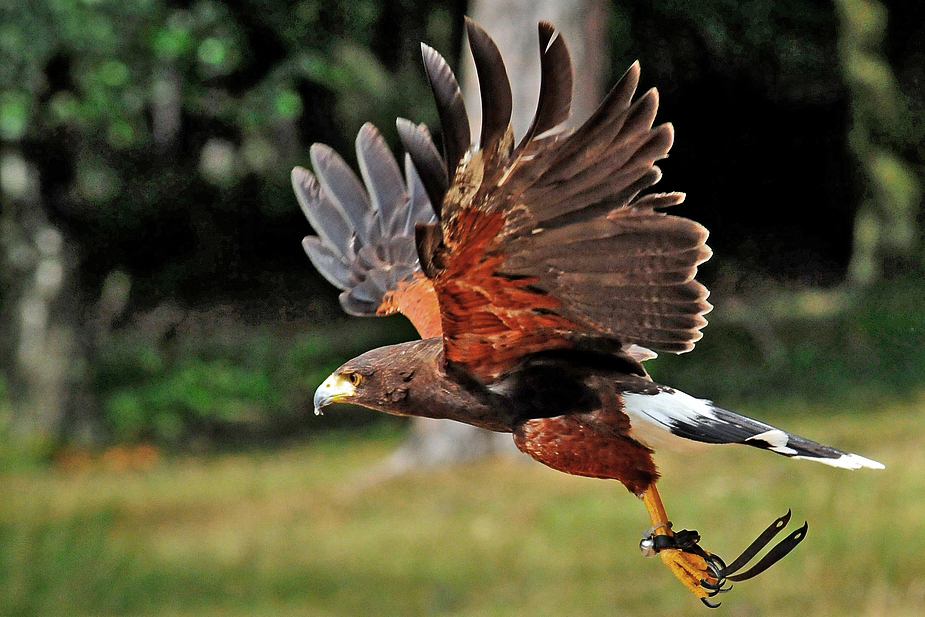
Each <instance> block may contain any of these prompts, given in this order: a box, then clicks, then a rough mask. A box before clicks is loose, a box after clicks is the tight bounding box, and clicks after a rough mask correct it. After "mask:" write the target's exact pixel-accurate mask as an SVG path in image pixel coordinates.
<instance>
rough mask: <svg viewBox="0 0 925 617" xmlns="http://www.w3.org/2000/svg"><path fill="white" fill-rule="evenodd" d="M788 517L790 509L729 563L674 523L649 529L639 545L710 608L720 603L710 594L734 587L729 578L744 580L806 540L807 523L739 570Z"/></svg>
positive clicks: (767, 566) (786, 521) (695, 536)
mask: <svg viewBox="0 0 925 617" xmlns="http://www.w3.org/2000/svg"><path fill="white" fill-rule="evenodd" d="M789 521H790V512H789V511H788V512H787V514H785V515H784V516H782V517H780V518H779V519H777V520H775V521H774V522H773V523H771V525H770V526H768V528H767V529H765V530H764V532H762V534H761V535H760V536H758V538H756V539H755V541H754V542H752V543H751V544H750V545H749V547H748V548H746V549H745V550H744V551H743V552H742V554H741V555H739V556H738V557H736V559H735V560H734V561H733V562H732V563H731V564H729V565H728V566H727V565H726V563H725V562H724V561H723V560H722V559H721V558H720V557H719V556H718V555H713V554H711V553H709V552H708V551H706V550H704V549H703V548H702V547H701V546H700V544H699V542H700V534H698V533H697V532H696V531H688V530H686V529H684V530H681V531H678V532H672V531H671V523H661V524H659V525H656V526H655V527H653V528H652V529H650V530H649V531H648V532H646V534H645V535H644V536H643V538H642V541H641V542H640V543H639V549H640V550H641V551H642V553H643V555H646V556H647V557H654V556H655V555H658V556H659V557H661V558H662V561H664V562H665V564H666V565H667V566H668V567H669V568H671V571H672V572H673V573H674V575H675V576H676V577H677V578H678V580H680V581H681V583H683V584H684V586H685V587H687V588H688V589H689V590H690V591H691V592H692V593H693V594H694V595H695V596H697V597H698V598H700V600H701V602H703V603H704V604H706V605H707V606H709V607H710V608H716V607H718V606H719V605H720V603H719V602H717V603H716V604H713V603H712V602H710V598H713V597H715V596H716V595H718V594H721V593H726V592H728V591H729V590H730V589H732V585H728V586H727V583H728V582H729V581H736V582H738V581H745V580H748V579H750V578H753V577H755V576H757V575H759V574H761V573H762V572H764V571H765V570H767V569H768V568H770V567H771V566H772V565H774V564H775V563H777V562H778V561H780V560H781V559H783V558H784V556H786V555H787V554H788V553H789V552H790V551H792V550H793V549H794V547H795V546H796V545H797V544H799V543H800V542H802V541H803V538H805V537H806V531H807V529H808V527H809V526H808V524H806V523H804V524H803V526H802V527H800V528H799V529H797V530H796V531H794V532H792V533H791V534H790V535H788V536H787V537H786V538H784V539H783V540H781V541H780V542H779V543H778V544H777V545H776V546H774V548H772V549H771V550H770V551H768V552H767V553H766V554H765V556H764V557H762V558H761V559H760V560H759V561H758V562H757V563H756V564H755V565H754V566H752V567H751V568H749V569H748V570H746V571H745V572H741V573H738V572H739V570H741V569H742V568H743V567H744V566H745V565H746V564H748V562H750V561H751V560H752V559H753V558H754V557H755V555H757V554H758V553H759V552H760V551H761V549H763V548H764V547H765V546H767V545H768V544H769V543H770V542H771V540H773V539H774V536H776V535H777V534H778V533H779V532H780V531H781V530H782V529H783V528H784V527H786V526H787V523H788V522H789ZM737 573H738V574H737Z"/></svg>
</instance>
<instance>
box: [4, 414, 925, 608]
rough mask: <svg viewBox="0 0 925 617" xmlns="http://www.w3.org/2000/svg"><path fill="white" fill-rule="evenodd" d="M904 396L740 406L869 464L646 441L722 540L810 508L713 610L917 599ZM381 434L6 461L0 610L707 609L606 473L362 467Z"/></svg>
mask: <svg viewBox="0 0 925 617" xmlns="http://www.w3.org/2000/svg"><path fill="white" fill-rule="evenodd" d="M923 407H925V399H923V398H922V397H920V398H918V399H916V400H910V401H908V402H905V403H895V404H891V405H884V406H882V407H880V408H876V409H866V410H863V413H860V412H859V413H839V414H832V413H826V412H827V411H831V410H818V409H788V410H776V411H775V410H762V411H761V412H760V415H761V416H762V417H763V418H765V419H768V420H771V421H778V420H780V421H782V422H783V423H784V424H786V427H787V428H789V429H792V430H795V431H797V432H801V433H803V434H806V435H808V436H812V437H816V438H818V439H820V440H823V441H826V442H829V443H834V444H838V445H840V446H843V447H845V448H848V449H852V450H853V451H856V452H859V453H862V454H864V455H866V456H869V457H871V458H874V459H876V460H879V461H881V462H883V463H884V464H886V466H887V469H886V471H880V472H877V471H870V470H864V471H858V472H848V471H844V470H837V469H830V468H828V467H825V466H822V465H817V464H813V463H808V462H802V461H788V460H785V459H783V458H781V457H775V456H772V455H770V454H767V453H764V452H760V451H757V450H753V449H750V448H735V447H727V448H722V447H720V448H712V449H707V451H705V452H703V453H702V454H700V455H697V456H692V455H680V454H673V453H663V454H660V456H659V458H658V460H659V463H660V466H661V469H662V471H663V474H664V479H663V481H662V483H661V485H660V486H661V489H662V493H663V497H664V499H665V501H666V505H667V507H668V511H669V514H670V515H671V516H672V518H673V520H674V521H675V522H676V524H677V525H678V526H679V527H687V528H696V529H698V530H699V531H700V532H701V533H702V535H703V537H704V540H703V544H704V545H705V546H706V548H708V549H710V550H713V551H715V552H717V553H718V554H720V555H723V556H725V557H728V558H732V557H734V556H735V554H736V553H737V551H739V550H741V549H742V548H744V547H745V545H746V544H747V543H748V542H749V541H751V540H752V539H753V537H754V536H756V535H757V534H758V533H759V532H760V531H761V530H762V529H763V528H764V527H765V526H766V525H767V524H768V523H770V522H771V520H773V519H774V518H775V517H777V516H779V515H780V514H783V513H784V512H785V511H786V510H787V508H792V509H793V511H794V522H796V523H802V521H803V520H804V519H806V520H808V521H809V523H810V530H809V535H808V538H807V539H806V541H805V542H804V543H803V544H802V545H800V546H799V547H798V548H797V549H796V550H795V551H794V552H793V553H792V554H791V555H789V556H788V557H787V558H786V559H785V560H784V561H783V562H781V563H780V564H778V565H776V566H775V567H774V568H772V569H771V570H769V571H768V572H766V573H765V574H763V575H762V576H760V577H758V578H757V579H755V580H753V581H748V582H744V583H739V584H736V586H735V589H734V590H733V591H732V593H730V594H728V595H726V596H724V597H723V607H722V608H721V609H720V611H719V612H717V613H716V614H721V613H722V612H725V613H726V614H730V615H735V616H744V617H750V616H760V615H775V616H788V615H793V616H798V615H799V616H805V615H813V617H827V616H832V617H835V616H839V617H841V616H846V615H848V616H853V615H864V616H871V617H873V616H880V615H884V616H890V617H903V616H909V617H912V616H919V615H922V614H925V558H923V553H922V551H923V548H925V523H923V521H925V498H923V495H925V414H923V412H922V410H923ZM744 411H746V412H747V411H749V410H744ZM751 411H755V410H751ZM859 411H861V410H859ZM755 413H759V412H755ZM397 440H398V436H397V435H394V434H378V435H370V436H366V437H353V438H346V437H336V438H330V439H327V440H323V441H320V440H319V441H316V442H312V443H308V444H303V445H299V446H296V447H292V448H290V449H285V450H281V451H275V452H258V453H234V454H223V455H211V456H209V457H206V458H197V457H192V456H190V457H179V458H174V459H170V460H165V461H162V462H160V463H159V464H157V465H156V466H155V467H153V468H152V469H150V470H148V471H137V472H122V473H116V472H113V471H106V470H105V469H102V468H95V469H88V470H84V471H81V472H77V471H68V472H65V471H42V470H19V471H8V472H5V473H3V474H2V475H0V494H2V495H3V497H4V499H3V500H2V502H0V614H2V615H4V616H10V617H14V616H23V617H24V616H31V615H36V616H38V615H42V616H46V615H68V616H71V617H80V616H85V615H86V616H89V615H125V616H134V615H157V616H170V617H192V616H194V615H195V616H196V617H210V616H219V615H220V616H222V617H236V616H245V615H246V616H259V615H273V616H275V617H286V616H290V615H292V616H295V615H300V616H304V615H309V616H315V615H318V616H335V615H344V616H366V615H428V616H431V615H453V616H466V617H481V616H502V615H511V616H513V615H531V616H536V617H543V616H550V617H552V616H555V617H561V616H564V615H569V616H591V615H608V616H610V615H621V614H627V615H634V616H643V617H644V616H646V615H663V614H671V615H706V614H709V613H708V612H707V609H705V608H703V607H702V606H701V604H700V603H699V602H698V601H697V600H696V599H695V598H694V597H693V596H691V595H690V594H689V593H688V592H687V591H686V590H685V589H683V588H682V587H681V585H680V584H679V583H678V582H677V581H676V580H675V579H674V578H673V577H672V576H671V574H670V573H669V572H668V570H667V568H665V567H664V566H663V565H662V564H661V562H660V560H658V559H650V560H647V559H644V558H643V557H641V556H640V554H639V552H638V550H637V548H636V546H637V543H638V540H639V537H640V532H641V531H643V529H644V528H645V527H646V525H647V521H648V518H647V516H646V514H645V510H644V508H643V507H642V505H641V504H640V503H639V502H638V500H636V499H635V498H633V497H632V496H630V495H629V494H628V493H626V491H625V490H624V489H623V488H622V487H621V486H620V485H618V484H617V483H615V482H607V481H597V480H588V479H582V478H574V477H570V476H566V475H563V474H558V473H556V472H553V471H551V470H548V469H546V468H544V467H542V466H541V465H539V464H535V463H532V462H531V461H523V462H519V461H493V462H488V463H483V464H478V465H470V466H461V467H456V468H448V469H439V470H428V471H421V472H418V473H415V474H411V475H406V476H402V477H399V478H393V479H389V480H381V479H380V480H376V479H375V476H371V475H370V470H371V469H373V468H374V467H375V465H376V464H377V462H379V461H381V460H382V459H383V457H385V456H387V455H388V453H389V452H390V451H391V449H392V448H394V446H395V444H396V443H397ZM791 527H793V524H791Z"/></svg>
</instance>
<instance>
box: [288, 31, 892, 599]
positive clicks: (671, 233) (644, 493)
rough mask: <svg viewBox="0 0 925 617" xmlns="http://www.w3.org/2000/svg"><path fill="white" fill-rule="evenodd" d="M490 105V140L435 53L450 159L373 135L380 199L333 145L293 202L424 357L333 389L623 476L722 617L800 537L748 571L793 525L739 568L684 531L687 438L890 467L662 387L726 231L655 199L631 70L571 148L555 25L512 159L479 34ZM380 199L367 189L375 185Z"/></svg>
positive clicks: (502, 80) (570, 469)
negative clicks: (679, 455)
mask: <svg viewBox="0 0 925 617" xmlns="http://www.w3.org/2000/svg"><path fill="white" fill-rule="evenodd" d="M466 26H467V34H468V38H469V43H470V48H471V51H472V55H473V58H474V61H475V68H476V71H477V75H478V79H479V89H480V94H481V100H482V123H481V134H480V137H479V142H478V145H477V146H473V145H472V139H471V136H470V128H469V118H468V116H467V113H466V108H465V104H464V101H463V98H462V95H461V92H460V89H459V85H458V82H457V80H456V78H455V76H454V74H453V72H452V70H451V69H450V68H449V65H448V64H447V63H446V61H445V60H444V59H443V58H442V57H441V56H440V55H439V54H438V53H437V52H436V51H435V50H434V49H432V48H430V47H428V46H427V45H422V53H423V60H424V66H425V69H426V73H427V77H428V79H429V81H430V85H431V88H432V91H433V94H434V98H435V101H436V105H437V109H438V112H439V117H440V122H441V127H442V134H443V154H442V155H441V153H440V151H439V150H438V149H437V147H436V146H435V144H434V141H433V139H432V137H431V135H430V133H429V132H428V130H427V128H426V127H425V126H423V125H416V124H414V123H412V122H410V121H408V120H404V119H399V120H398V121H397V126H398V132H399V136H400V139H401V142H402V145H403V146H404V148H405V150H406V151H407V153H406V155H405V161H404V177H403V176H402V172H401V170H400V168H399V165H398V163H397V162H396V160H395V159H394V158H393V156H392V154H391V152H390V151H389V149H388V147H387V146H386V145H385V142H384V140H383V139H382V137H381V135H380V134H379V133H378V131H377V130H376V129H375V127H373V126H372V125H370V124H367V125H365V126H363V127H362V129H361V130H360V133H359V135H358V137H357V143H356V147H357V158H358V161H359V167H360V174H361V176H362V182H361V180H360V179H359V178H357V176H356V175H355V174H354V173H353V172H352V171H351V170H350V168H349V167H348V165H347V164H346V163H345V162H344V160H343V159H342V158H341V157H340V156H338V155H337V153H335V152H334V151H333V150H331V149H330V148H328V147H327V146H324V145H320V144H315V145H314V146H312V148H311V162H312V166H313V169H314V173H311V172H309V171H307V170H305V169H302V168H296V169H295V170H294V171H293V176H292V179H293V185H294V188H295V192H296V195H297V197H298V200H299V204H300V205H301V207H302V209H303V211H304V213H305V215H306V217H307V218H308V221H309V222H310V223H311V226H312V228H313V229H314V230H315V232H316V233H317V234H318V235H317V236H308V237H307V238H305V240H304V243H303V246H304V248H305V250H306V252H307V253H308V255H309V257H310V259H311V260H312V262H313V263H314V265H315V266H316V267H317V268H318V270H319V271H320V272H321V273H322V274H323V275H324V276H325V277H326V278H327V279H328V280H329V281H330V282H331V283H332V284H334V285H336V286H337V287H339V288H340V289H342V290H343V292H342V294H341V295H340V301H341V304H342V306H343V308H344V309H345V310H346V311H347V312H348V313H350V314H352V315H388V314H392V313H395V312H399V313H402V314H404V315H405V316H406V317H408V318H409V319H410V321H411V322H412V324H413V325H414V326H415V328H416V329H417V331H418V333H419V334H420V335H421V337H422V340H419V341H413V342H407V343H402V344H398V345H391V346H388V347H382V348H379V349H374V350H372V351H369V352H367V353H364V354H362V355H361V356H359V357H357V358H354V359H353V360H350V361H349V362H347V363H346V364H344V365H343V366H341V367H340V368H339V369H337V370H336V371H335V372H334V373H333V374H332V375H331V376H330V377H329V378H328V379H327V380H325V382H324V383H323V384H322V385H321V386H320V387H319V388H318V390H317V392H316V393H315V398H314V403H315V410H316V413H320V410H321V409H322V408H323V407H325V406H326V405H329V404H331V403H335V402H347V403H353V404H357V405H362V406H365V407H369V408H372V409H376V410H379V411H383V412H386V413H390V414H397V415H403V416H422V417H428V418H445V419H451V420H456V421H459V422H464V423H467V424H470V425H473V426H477V427H481V428H484V429H488V430H492V431H500V432H508V433H512V434H513V437H514V442H515V444H516V445H517V447H518V448H519V449H520V450H522V451H523V452H525V453H527V454H529V455H530V456H531V457H533V458H534V459H536V460H538V461H539V462H541V463H543V464H545V465H548V466H549V467H552V468H553V469H556V470H559V471H562V472H565V473H570V474H575V475H579V476H589V477H594V478H611V479H616V480H619V481H620V482H621V483H623V485H624V486H626V488H627V489H628V490H629V491H630V492H632V493H633V494H635V495H636V496H638V497H639V498H640V499H641V500H642V501H643V503H644V505H645V506H646V509H647V510H648V513H649V516H650V518H651V522H652V527H651V529H650V530H649V531H648V532H647V533H646V534H645V535H644V538H643V541H642V542H641V544H640V548H641V550H642V551H643V553H644V554H647V555H650V556H651V555H655V554H658V555H659V556H660V557H661V558H662V560H663V561H664V562H665V563H666V564H667V565H668V566H669V568H670V569H671V570H672V572H673V573H674V574H675V576H676V577H677V578H678V579H679V580H680V581H681V582H682V583H683V584H684V585H685V586H686V587H687V588H688V589H689V590H690V591H692V592H693V593H694V594H695V595H696V596H697V597H698V598H700V599H701V600H702V601H703V602H704V603H705V604H707V605H708V606H717V605H718V604H713V603H712V602H711V601H710V598H712V597H713V596H715V595H716V594H718V593H721V592H724V591H728V589H729V587H728V586H726V582H727V581H737V580H745V579H747V578H751V577H753V576H755V575H756V574H759V573H760V572H762V571H764V570H765V569H766V568H767V567H769V566H770V565H772V564H773V563H775V562H776V561H778V560H779V559H780V558H782V557H783V556H784V555H786V554H787V553H788V552H789V551H790V550H791V549H792V548H793V547H794V546H796V545H797V544H798V543H799V542H800V541H801V540H802V539H803V538H804V537H805V534H806V530H807V526H806V525H805V524H804V525H803V526H802V527H800V528H799V529H797V530H796V531H795V532H793V533H791V534H790V535H789V536H787V537H786V538H785V539H784V540H782V541H781V542H779V543H778V544H777V545H776V546H775V547H774V548H772V549H771V550H770V551H768V552H767V553H766V554H765V555H764V557H762V558H761V559H760V560H758V562H757V563H756V564H755V565H754V566H752V567H751V568H749V569H748V570H746V571H744V572H742V571H741V570H742V568H743V567H744V566H745V565H746V564H747V563H748V562H749V561H751V560H752V559H753V558H754V557H756V555H757V554H758V553H759V552H760V551H761V550H762V549H763V548H764V547H766V546H767V545H768V544H769V543H770V542H771V541H772V539H773V538H774V537H775V535H776V534H777V533H778V532H779V531H781V530H782V529H783V528H784V527H785V526H786V524H787V522H788V520H789V516H790V514H789V512H788V514H787V515H785V516H784V517H781V518H780V519H777V520H776V521H774V522H773V523H772V524H771V525H770V526H769V527H768V529H767V530H766V531H765V532H764V533H762V534H761V535H760V536H759V537H758V539H756V540H755V542H753V543H752V545H751V546H749V547H748V548H747V549H746V550H745V551H744V552H743V554H742V555H741V556H740V557H739V558H737V559H736V560H734V561H733V562H732V563H730V564H728V565H727V564H726V563H725V562H724V561H723V560H722V559H721V558H719V557H718V556H717V555H715V554H712V553H710V552H708V551H706V550H704V549H703V548H702V547H701V546H700V544H699V542H700V536H699V535H698V534H697V532H694V531H688V530H681V531H675V530H673V529H672V524H671V522H670V521H669V519H668V516H667V514H666V512H665V509H664V507H663V505H662V502H661V499H660V497H659V494H658V491H657V489H656V481H657V480H658V479H659V473H658V471H657V469H656V465H655V462H654V460H653V456H652V455H653V452H654V449H655V448H656V447H660V446H661V445H663V444H666V445H668V444H670V442H672V441H684V440H692V441H697V442H704V443H711V444H728V443H739V444H745V445H749V446H754V447H757V448H762V449H765V450H769V451H771V452H775V453H777V454H781V455H783V456H787V457H790V458H799V459H806V460H813V461H817V462H820V463H824V464H827V465H831V466H834V467H842V468H846V469H858V468H861V467H870V468H875V469H879V468H882V467H883V465H881V464H880V463H877V462H875V461H872V460H869V459H867V458H864V457H862V456H859V455H857V454H849V453H846V452H843V451H840V450H837V449H835V448H832V447H829V446H826V445H822V444H819V443H816V442H814V441H811V440H809V439H806V438H803V437H800V436H797V435H793V434H791V433H788V432H786V431H783V430H781V429H778V428H775V427H773V426H770V425H768V424H765V423H763V422H760V421H758V420H753V419H751V418H748V417H745V416H742V415H740V414H737V413H734V412H731V411H728V410H725V409H722V408H720V407H717V406H716V405H714V404H713V403H712V402H710V401H707V400H703V399H698V398H695V397H693V396H690V395H688V394H685V393H683V392H680V391H678V390H675V389H673V388H669V387H667V386H663V385H660V384H657V383H655V382H653V381H652V380H651V379H650V377H649V376H648V374H647V373H646V371H645V369H644V368H643V366H642V363H643V362H644V361H645V360H647V359H650V358H652V357H654V356H655V352H668V353H683V352H686V351H690V350H691V349H692V348H693V346H694V343H695V342H696V341H697V340H699V339H700V337H701V333H700V329H701V328H702V327H703V326H705V325H706V320H705V319H704V315H705V314H706V313H707V312H708V311H709V310H710V309H711V306H710V304H709V303H708V302H707V294H708V292H707V290H706V288H705V287H704V286H703V285H702V284H700V283H699V282H697V281H696V280H695V275H696V271H697V266H698V265H699V264H701V263H702V262H704V261H705V260H707V259H708V258H709V257H710V254H711V252H710V249H709V248H708V247H707V245H706V239H707V230H706V229H705V228H704V227H703V226H701V225H700V224H698V223H695V222H694V221H691V220H689V219H686V218H682V217H679V216H674V215H671V214H666V213H664V212H662V210H663V209H665V208H669V207H671V206H674V205H676V204H678V203H681V202H682V201H683V199H684V194H683V193H676V192H673V193H651V192H650V193H644V191H645V190H646V189H648V188H650V187H651V186H652V185H654V184H655V183H656V182H658V181H659V179H660V177H661V172H660V170H659V168H658V167H657V166H656V165H655V162H656V161H658V160H659V159H662V158H664V157H666V156H667V155H668V151H669V149H670V147H671V145H672V141H673V139H674V130H673V128H672V126H671V125H670V124H661V125H656V126H653V123H654V120H655V115H656V110H657V107H658V94H657V92H656V90H655V89H652V90H649V91H648V92H646V93H645V94H643V95H642V96H640V97H638V98H636V99H635V100H634V94H635V91H636V88H637V84H638V81H639V72H640V69H639V64H638V62H637V63H635V64H633V65H632V66H631V67H630V68H629V70H627V72H626V73H625V74H624V75H623V77H622V78H621V79H620V81H619V82H618V83H617V85H616V86H615V87H614V88H613V90H612V91H611V92H610V93H609V94H608V96H607V97H606V98H605V100H604V101H603V103H602V104H601V105H600V107H599V108H598V109H597V111H595V112H594V114H592V116H591V117H590V118H589V119H588V120H587V121H585V123H584V124H582V125H581V126H580V127H579V128H577V129H576V130H574V131H569V130H566V129H564V128H563V126H562V124H563V122H564V121H565V120H566V119H567V118H568V117H569V114H570V107H571V96H572V67H571V60H570V57H569V53H568V49H567V48H566V45H565V42H564V41H563V39H562V37H561V36H559V35H558V33H557V32H556V31H555V29H554V28H553V27H552V26H551V25H549V24H547V23H544V22H541V23H540V24H539V47H540V60H541V63H540V67H541V87H540V93H539V102H538V105H537V109H536V113H535V116H534V118H533V122H532V124H531V125H530V127H529V128H528V130H527V132H526V134H525V135H524V136H523V137H522V138H521V139H520V140H519V141H517V142H516V143H515V139H514V135H513V131H512V129H511V125H510V120H511V113H512V97H511V87H510V82H509V80H508V76H507V72H506V70H505V66H504V63H503V61H502V58H501V55H500V53H499V51H498V48H497V46H496V45H495V43H494V42H493V41H492V39H491V38H490V37H489V36H488V34H487V33H486V32H485V31H484V30H483V29H482V28H481V27H479V26H478V25H476V24H475V23H474V22H472V21H469V20H467V22H466ZM364 185H365V186H364Z"/></svg>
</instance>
